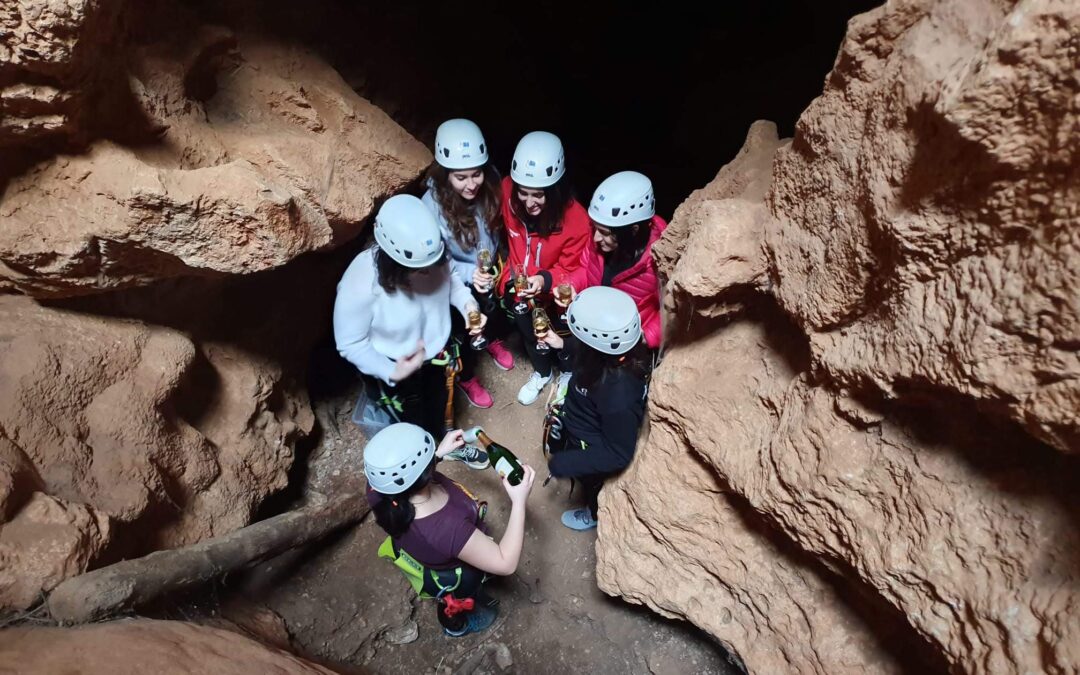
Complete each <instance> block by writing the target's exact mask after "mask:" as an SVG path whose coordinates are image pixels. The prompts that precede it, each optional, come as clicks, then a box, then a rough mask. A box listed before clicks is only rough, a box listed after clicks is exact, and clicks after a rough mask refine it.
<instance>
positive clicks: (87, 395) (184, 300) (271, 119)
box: [0, 0, 431, 610]
mask: <svg viewBox="0 0 1080 675" xmlns="http://www.w3.org/2000/svg"><path fill="white" fill-rule="evenodd" d="M0 22H2V25H3V30H0V101H2V108H0V110H2V112H3V120H4V123H3V124H2V125H0V147H3V156H4V161H3V162H0V189H2V192H0V221H2V222H3V227H2V228H0V610H3V609H19V608H25V607H27V606H30V605H32V604H33V603H35V602H36V601H37V600H38V599H39V598H40V596H41V594H42V592H44V591H48V590H49V589H51V588H52V587H53V586H55V585H56V584H57V583H59V582H60V581H62V580H63V579H64V578H67V577H69V576H71V575H74V574H78V573H79V572H81V571H83V570H85V569H87V568H88V567H92V566H95V565H100V564H104V563H107V562H109V561H110V560H115V559H118V558H121V557H126V556H131V555H140V554H142V553H146V552H148V551H151V550H155V549H159V548H167V547H174V546H180V545H184V544H188V543H192V542H195V541H198V540H200V539H203V538H206V537H210V536H214V535H218V534H222V533H225V532H229V531H231V530H234V529H236V528H238V527H242V526H243V525H245V524H247V523H248V522H250V520H251V518H252V517H253V516H254V514H255V511H256V509H257V508H258V506H259V504H260V503H261V502H262V501H263V500H264V499H265V498H266V497H267V496H268V495H270V494H273V493H275V492H277V491H279V490H281V489H282V488H283V487H285V486H286V483H287V480H288V472H289V469H290V467H291V466H292V464H293V461H294V456H295V449H296V446H297V443H299V442H300V441H301V440H302V439H304V438H305V437H306V436H308V435H309V434H310V433H311V432H312V430H313V425H314V416H313V414H312V411H311V407H310V405H309V402H308V397H307V382H306V370H307V366H308V357H309V354H310V353H311V350H312V347H313V345H314V344H315V343H316V342H317V341H318V340H319V339H321V338H322V337H323V336H324V335H325V334H326V332H327V330H328V328H329V325H330V310H331V307H330V303H332V300H333V288H334V285H335V284H336V283H337V280H338V278H339V277H340V274H341V271H342V270H343V268H344V264H346V263H347V252H344V254H338V253H335V252H331V251H332V250H335V249H340V247H341V246H342V245H343V244H345V243H346V242H349V241H350V240H352V239H354V238H355V237H356V236H357V235H358V234H359V233H360V232H362V231H363V229H364V227H365V226H366V224H367V222H368V218H369V216H370V214H371V213H372V212H373V211H374V209H375V207H376V205H377V204H378V203H379V201H380V200H381V199H383V198H385V197H387V196H389V195H391V194H393V193H395V192H397V191H399V190H401V189H403V188H404V187H407V186H408V185H410V184H411V183H412V182H413V181H414V180H415V179H416V178H417V177H418V176H419V174H420V172H421V171H422V170H423V169H424V167H426V166H427V164H428V162H429V161H430V159H431V156H430V154H429V152H428V151H427V149H426V148H425V147H424V146H423V145H421V144H420V143H419V142H417V141H416V140H415V139H413V138H412V137H411V136H410V135H409V134H408V133H406V132H405V131H404V130H403V129H401V128H400V127H399V126H398V125H397V124H395V123H394V122H393V121H392V120H391V119H390V118H389V117H388V116H387V115H386V114H384V113H383V112H382V111H381V110H379V109H378V108H376V107H375V106H373V105H371V104H370V103H368V102H367V101H365V100H364V99H362V98H361V97H359V96H358V95H357V94H356V93H355V92H354V91H353V90H352V89H351V88H350V87H349V86H348V85H347V84H346V83H345V82H344V81H343V80H342V79H341V77H340V76H338V74H337V73H336V72H335V71H334V70H333V69H332V68H331V67H330V66H329V65H327V64H326V62H325V61H324V60H322V59H321V58H320V57H318V56H317V55H315V54H314V53H313V52H311V51H310V50H308V49H306V48H304V47H302V46H298V45H296V44H291V43H288V42H285V41H282V40H280V39H278V38H270V37H266V36H263V35H260V34H258V33H256V32H250V31H245V30H244V29H243V27H242V26H240V27H237V26H233V27H231V28H226V27H223V26H221V25H217V24H214V23H211V22H208V21H207V20H206V19H204V18H203V16H201V15H200V14H199V13H198V12H196V11H194V10H193V9H191V8H190V7H189V6H188V5H185V4H184V3H174V2H164V1H163V2H150V3H126V2H121V1H119V0H71V1H69V2H30V1H26V2H17V3H7V4H5V6H4V9H2V10H0Z"/></svg>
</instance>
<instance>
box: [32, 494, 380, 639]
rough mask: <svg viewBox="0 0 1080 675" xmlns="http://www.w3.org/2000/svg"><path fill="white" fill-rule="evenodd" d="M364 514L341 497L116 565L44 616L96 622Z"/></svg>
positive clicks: (54, 602) (70, 585)
mask: <svg viewBox="0 0 1080 675" xmlns="http://www.w3.org/2000/svg"><path fill="white" fill-rule="evenodd" d="M368 511H369V507H368V505H367V501H366V500H365V499H364V497H363V495H351V496H349V497H341V498H338V499H334V500H331V501H329V502H327V503H324V504H319V505H316V506H309V507H306V508H303V509H298V510H296V511H290V512H288V513H283V514H281V515H279V516H274V517H273V518H268V519H266V520H263V521H260V522H258V523H254V524H252V525H248V526H247V527H244V528H241V529H239V530H236V531H235V532H230V533H229V534H226V535H223V536H221V537H214V538H213V539H207V540H206V541H202V542H199V543H198V544H194V545H192V546H185V547H183V548H178V549H173V550H170V551H157V552H155V553H151V554H149V555H147V556H143V557H142V558H136V559H134V560H125V561H123V562H118V563H116V564H114V565H109V566H108V567H103V568H101V569H98V570H94V571H92V572H87V573H86V574H81V575H79V576H77V577H72V578H71V579H68V580H66V581H64V582H63V583H61V584H60V585H59V586H57V587H56V588H55V589H54V590H53V592H52V594H50V595H49V599H48V607H49V611H50V612H51V614H52V616H53V618H54V619H56V620H58V621H62V622H64V623H84V622H87V621H95V620H98V619H101V618H104V617H106V616H109V615H110V614H114V613H117V612H122V611H125V610H128V609H132V608H135V607H139V606H141V605H144V604H146V603H147V602H150V601H152V600H154V599H156V598H159V597H161V596H162V595H165V594H168V593H171V592H174V591H177V590H181V589H184V588H189V587H191V586H194V585H197V584H200V583H203V582H205V581H208V580H210V579H212V578H214V577H217V576H220V575H222V574H225V573H227V572H231V571H234V570H238V569H241V568H244V567H249V566H251V565H254V564H257V563H259V562H262V561H263V560H266V559H268V558H272V557H273V556H275V555H278V554H280V553H283V552H285V551H287V550H289V549H292V548H296V547H298V546H302V545H304V544H306V543H308V542H311V541H315V540H317V539H320V538H322V537H324V536H326V535H327V534H329V533H331V532H333V531H334V530H337V529H339V528H342V527H345V526H346V525H351V524H353V523H356V522H359V521H360V520H361V519H362V518H363V517H364V516H365V515H367V513H368Z"/></svg>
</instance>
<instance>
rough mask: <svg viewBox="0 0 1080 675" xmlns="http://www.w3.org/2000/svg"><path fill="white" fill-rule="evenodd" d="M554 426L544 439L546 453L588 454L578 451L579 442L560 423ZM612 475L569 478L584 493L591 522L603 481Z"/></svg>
mask: <svg viewBox="0 0 1080 675" xmlns="http://www.w3.org/2000/svg"><path fill="white" fill-rule="evenodd" d="M545 424H548V422H547V421H545ZM555 425H556V428H555V429H554V430H553V431H552V432H551V433H549V434H548V435H547V437H546V438H545V443H546V444H547V445H546V447H547V450H548V452H550V453H551V454H556V453H559V452H588V449H584V450H578V448H580V447H581V442H580V441H578V440H576V439H574V438H572V437H571V436H570V434H569V432H567V430H566V427H565V426H564V425H563V424H562V423H561V422H560V421H557V420H556V421H555ZM613 475H615V474H606V473H597V474H588V475H584V476H572V477H571V479H572V480H573V481H575V483H576V484H577V485H580V486H581V489H582V491H583V492H584V493H585V505H586V506H588V507H589V513H591V514H592V517H593V520H596V514H597V513H598V512H599V510H600V507H599V503H598V500H599V498H600V488H602V487H604V481H605V480H607V479H608V478H609V477H610V476H613Z"/></svg>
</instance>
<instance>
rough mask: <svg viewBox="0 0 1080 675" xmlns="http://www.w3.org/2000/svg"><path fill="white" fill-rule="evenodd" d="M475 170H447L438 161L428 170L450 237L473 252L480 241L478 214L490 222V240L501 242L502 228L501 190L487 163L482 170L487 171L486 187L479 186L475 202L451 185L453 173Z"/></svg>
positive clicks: (488, 224)
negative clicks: (464, 197)
mask: <svg viewBox="0 0 1080 675" xmlns="http://www.w3.org/2000/svg"><path fill="white" fill-rule="evenodd" d="M473 170H474V169H447V168H446V167H444V166H443V165H441V164H439V163H438V162H432V163H431V166H429V167H428V170H427V177H428V180H430V181H431V183H432V185H434V186H435V187H434V191H433V192H434V195H435V203H436V204H438V205H439V210H440V211H442V214H443V218H446V222H447V223H448V224H449V225H450V234H452V235H453V236H454V240H455V241H456V242H457V243H458V245H459V246H461V248H463V249H466V250H472V249H474V248H476V243H477V242H478V241H479V240H480V233H479V231H478V229H477V228H478V225H477V223H476V216H477V214H479V215H481V216H483V217H484V220H485V221H486V222H487V230H488V233H489V234H490V235H491V238H492V239H494V240H495V241H498V240H499V237H498V234H499V230H501V229H502V213H501V211H500V209H499V201H500V198H501V196H502V190H501V189H500V188H499V174H498V173H497V172H496V171H495V168H494V167H493V166H492V165H491V162H488V163H487V164H485V165H484V166H483V167H481V171H483V172H484V184H483V185H481V186H480V192H479V194H477V195H476V198H475V199H472V200H468V199H463V198H462V196H461V195H459V194H458V193H457V192H456V191H455V190H454V186H452V185H450V174H451V173H456V172H458V171H473Z"/></svg>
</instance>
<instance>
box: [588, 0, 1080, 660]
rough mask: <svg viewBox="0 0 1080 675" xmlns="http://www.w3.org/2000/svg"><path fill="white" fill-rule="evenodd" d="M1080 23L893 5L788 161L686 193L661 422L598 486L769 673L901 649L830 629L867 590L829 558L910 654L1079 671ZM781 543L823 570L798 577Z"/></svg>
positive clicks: (1024, 9)
mask: <svg viewBox="0 0 1080 675" xmlns="http://www.w3.org/2000/svg"><path fill="white" fill-rule="evenodd" d="M1078 35H1080V6H1077V5H1076V3H1070V2H1064V1H1060V0H1031V1H1029V2H1020V3H1012V2H995V1H993V0H964V1H963V2H945V1H943V0H912V1H908V2H889V3H887V4H886V5H884V6H883V7H881V8H879V9H876V10H874V11H872V12H869V13H867V14H864V15H862V16H859V17H856V18H855V19H853V20H852V21H851V22H850V24H849V30H848V35H847V38H846V39H845V41H844V44H843V45H842V47H841V50H840V54H839V55H838V57H837V60H836V64H835V66H834V68H833V71H832V73H831V74H830V76H829V78H828V80H827V82H826V85H825V91H824V93H823V94H822V96H821V97H819V98H818V99H817V100H816V101H815V102H814V103H813V104H812V105H811V106H810V108H809V109H808V110H807V111H806V112H805V113H804V115H803V116H802V118H801V119H800V121H799V123H798V125H797V128H796V134H795V137H794V138H793V139H792V141H791V142H790V144H780V143H774V147H775V157H774V159H773V161H772V172H771V176H769V177H767V178H762V177H761V175H760V171H758V173H757V174H756V175H755V174H754V173H752V172H753V166H762V165H763V164H764V163H763V162H762V161H758V162H747V161H746V159H745V158H746V157H747V156H748V155H749V153H748V150H747V149H744V151H743V153H741V154H740V157H739V158H737V159H736V160H735V161H733V162H732V163H731V164H729V165H728V166H727V167H725V168H724V169H722V170H721V173H720V174H718V177H717V180H716V181H714V183H713V184H712V185H710V186H709V188H707V192H709V193H711V194H712V195H713V196H712V197H705V198H702V196H701V195H696V196H695V197H692V198H691V200H690V201H689V202H688V204H686V205H684V206H683V207H680V210H679V211H678V212H677V214H676V218H675V221H674V222H673V223H672V227H671V230H670V231H671V232H672V233H673V235H672V237H671V238H670V240H668V239H667V238H665V242H662V245H661V246H658V252H657V259H658V260H659V261H660V262H661V264H662V267H663V268H664V270H665V273H666V274H667V275H668V278H669V279H671V280H672V284H671V286H670V288H669V289H668V290H669V294H668V297H667V298H666V302H665V307H667V308H668V309H669V311H671V312H673V313H674V312H677V314H675V318H676V319H677V320H676V321H674V322H671V323H669V328H670V330H669V334H670V337H671V338H672V339H671V341H670V343H669V344H670V345H671V347H670V348H669V350H668V352H667V355H666V358H665V359H664V361H663V363H662V364H661V365H660V367H659V369H658V370H657V371H656V373H655V375H654V379H653V382H652V386H651V397H650V409H649V422H650V429H651V431H650V436H649V439H648V441H647V442H643V443H642V444H641V446H640V447H639V450H638V452H639V456H638V457H637V459H636V460H635V463H634V465H633V466H632V467H631V469H630V470H629V471H628V472H627V473H626V474H625V475H624V476H622V477H621V478H620V479H619V480H618V481H617V482H615V483H614V484H613V485H611V486H609V488H608V489H607V490H606V491H605V493H604V494H603V495H602V500H601V511H602V512H601V516H600V522H601V527H600V539H599V543H598V555H599V558H600V560H601V561H602V564H601V565H600V567H599V570H598V576H599V580H600V583H601V585H602V586H603V587H604V588H605V589H607V590H609V591H610V592H613V593H618V594H621V595H623V596H626V597H628V598H630V599H632V600H634V601H639V602H644V603H646V604H649V605H650V606H652V607H654V608H657V609H658V610H660V611H663V612H665V613H667V614H669V615H674V616H682V617H686V618H688V619H689V620H691V621H694V622H695V623H697V624H698V625H701V626H703V627H704V628H705V629H706V630H708V631H710V632H711V633H713V634H714V635H716V636H717V637H719V638H720V639H722V640H725V641H726V642H728V643H729V644H731V645H732V647H733V648H734V649H735V650H736V651H737V652H739V653H740V654H742V655H743V656H744V657H745V659H746V661H747V666H748V667H749V668H750V670H751V671H754V672H756V671H762V672H806V671H816V672H844V671H846V670H848V669H852V668H854V669H857V670H862V669H865V670H867V671H876V670H878V669H882V668H885V667H886V666H885V665H882V662H880V661H879V662H877V664H876V665H872V666H868V665H866V664H867V663H869V660H871V659H875V658H879V657H881V654H882V653H881V652H878V651H875V650H874V649H866V648H865V645H867V644H871V643H870V642H865V641H862V640H861V639H860V641H859V643H858V645H855V644H846V645H840V643H838V642H836V641H833V640H831V639H830V638H829V635H831V634H832V631H833V630H836V627H837V626H845V625H846V624H845V622H846V621H847V620H848V618H849V617H850V616H851V615H850V614H847V615H846V614H844V613H843V612H842V611H840V609H839V608H838V607H839V605H840V604H841V603H838V602H836V600H835V598H833V599H832V600H831V601H829V602H825V601H823V599H822V598H823V596H822V595H821V593H820V592H819V591H818V590H817V589H819V588H820V587H821V586H815V583H818V582H820V583H824V584H825V586H826V587H833V588H836V587H839V588H844V589H848V591H850V595H853V596H855V597H859V598H862V599H864V600H866V601H867V602H868V603H869V607H870V608H872V609H871V611H859V612H857V615H856V616H857V622H856V623H857V624H859V625H861V626H862V629H863V630H865V631H868V632H869V633H872V634H876V635H882V634H887V635H889V636H890V637H889V639H887V640H884V641H883V642H882V643H881V644H884V645H885V646H887V647H889V648H888V650H887V653H886V655H885V656H886V660H888V658H889V657H895V659H896V660H895V661H893V662H892V663H893V664H894V665H898V666H902V667H906V668H915V669H918V670H919V671H923V672H925V671H945V670H949V671H951V672H971V673H999V672H1015V673H1024V672H1049V673H1067V672H1073V671H1074V670H1075V667H1076V664H1077V663H1080V654H1078V652H1077V649H1078V647H1077V645H1080V632H1078V631H1080V629H1078V628H1076V626H1077V625H1080V624H1077V622H1076V620H1075V618H1076V611H1077V607H1080V572H1078V571H1077V566H1076V561H1077V560H1078V559H1080V535H1078V533H1077V530H1076V523H1077V522H1078V517H1080V497H1078V496H1077V492H1076V489H1075V485H1076V484H1077V483H1078V482H1080V467H1078V465H1077V463H1076V461H1075V459H1076V458H1075V455H1069V454H1066V453H1073V452H1075V451H1076V450H1077V449H1080V445H1078V443H1080V419H1078V417H1077V415H1078V411H1080V342H1078V341H1077V339H1076V336H1077V335H1080V294H1077V292H1076V289H1077V288H1080V283H1078V282H1080V276H1078V275H1080V239H1078V237H1080V227H1078V225H1080V222H1078V220H1080V219H1078V217H1077V216H1078V209H1080V169H1078V167H1080V162H1078V161H1077V160H1078V159H1080V156H1078V155H1080V153H1078V150H1080V134H1078V133H1077V130H1078V129H1077V124H1078V123H1080V122H1078V121H1080V115H1078V114H1077V113H1078V112H1080V110H1078V108H1077V106H1078V105H1080V95H1078V94H1080V81H1078V80H1077V79H1076V77H1075V73H1076V63H1077V54H1078V53H1080V44H1078V42H1077V36H1078ZM758 128H760V127H758ZM758 133H760V132H758ZM754 136H755V133H754V132H752V133H751V135H750V138H751V139H753V138H754ZM748 146H750V141H749V140H748ZM748 185H767V190H766V191H761V192H757V193H756V196H752V197H747V194H748V193H749V192H750V191H749V190H747V189H746V188H745V187H743V186H748ZM762 196H763V197H764V199H763V200H762ZM763 209H764V211H765V213H764V214H763V213H762V210H763ZM751 241H756V242H760V250H761V251H762V255H763V256H764V267H765V272H764V273H762V272H761V271H760V269H761V265H762V264H761V263H760V261H758V260H756V259H755V258H754V257H753V256H752V255H750V248H748V242H751ZM694 246H697V247H699V248H700V252H699V253H696V252H692V251H691V250H690V249H691V247H694ZM729 252H730V254H729ZM763 279H764V280H763ZM748 289H749V290H751V291H752V292H750V293H747V290H748ZM670 318H672V317H671V316H670V315H669V319H670ZM717 318H720V319H722V320H720V321H717V320H715V319H717ZM688 455H689V456H688ZM698 462H700V463H703V466H701V465H698V464H697V463H698ZM658 486H665V487H664V489H663V495H662V497H660V496H657V495H656V493H657V492H658V491H659V490H661V488H659V487H658ZM684 504H686V505H688V506H685V507H684ZM733 505H734V510H735V512H736V513H737V514H738V516H739V517H733V516H730V515H728V516H725V515H724V511H725V509H728V510H730V509H731V508H733ZM700 513H706V514H709V516H708V517H707V518H705V519H699V518H697V514H700ZM713 522H715V523H716V524H717V525H715V526H713V525H712V523H713ZM763 540H767V542H768V543H770V544H772V545H774V546H775V547H776V548H774V549H769V548H768V547H766V546H765V545H764V544H763V543H762V541H763ZM746 542H751V543H753V544H754V546H751V545H750V544H748V543H746ZM785 552H786V553H789V554H791V556H793V557H794V559H796V560H798V561H800V562H801V563H804V564H805V566H806V570H804V572H809V574H807V573H802V574H787V573H785V574H786V576H783V577H780V574H781V572H780V571H779V570H780V569H782V568H783V567H784V566H785V565H786V564H788V563H789V562H790V559H791V557H790V556H785ZM661 576H662V577H663V578H664V584H658V583H657V582H656V580H657V579H658V578H661ZM778 578H782V579H783V581H782V584H780V585H781V586H782V588H783V589H784V592H783V593H779V592H777V591H775V590H774V588H775V585H774V584H775V581H776V579H778ZM815 580H817V582H815ZM702 589H704V593H702V592H701V591H702ZM759 597H768V598H770V599H775V598H781V601H776V602H771V603H770V604H769V605H768V606H767V609H768V613H767V614H766V611H765V610H758V613H757V614H755V613H754V610H755V609H756V608H757V607H758V605H757V602H758V600H757V599H758V598H759ZM842 597H843V598H848V597H850V596H849V594H847V593H845V594H842ZM701 598H707V599H708V601H709V602H712V603H715V605H713V607H711V608H710V610H703V609H702V608H701V607H700V603H701ZM810 598H812V599H810ZM717 607H720V608H722V609H723V610H728V611H729V612H730V614H731V616H732V617H733V618H734V617H737V618H738V620H737V621H732V624H737V625H729V624H727V623H724V622H723V621H722V620H721V619H723V618H724V617H726V616H728V615H727V614H724V612H723V611H719V612H718V611H717V610H716V608H717ZM807 616H813V617H814V619H816V620H817V622H818V623H817V624H816V625H815V627H814V628H815V629H814V630H813V631H810V632H807V631H806V629H805V627H804V625H801V624H800V623H799V621H800V620H801V621H805V620H806V617H807ZM844 632H848V633H850V634H851V635H862V634H863V633H861V632H858V630H857V629H851V628H844ZM777 635H781V636H784V635H795V636H797V638H796V639H797V641H799V642H800V644H799V646H800V647H802V648H803V649H804V651H803V652H802V653H799V654H798V655H797V657H796V656H793V654H794V652H793V649H794V647H792V646H790V645H787V644H777V643H773V642H770V640H773V639H777V638H776V636H777ZM780 639H781V640H782V639H783V638H780ZM860 645H861V647H860V648H856V647H857V646H860ZM841 646H842V647H844V649H841V648H840V647H841ZM879 646H880V645H879Z"/></svg>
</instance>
